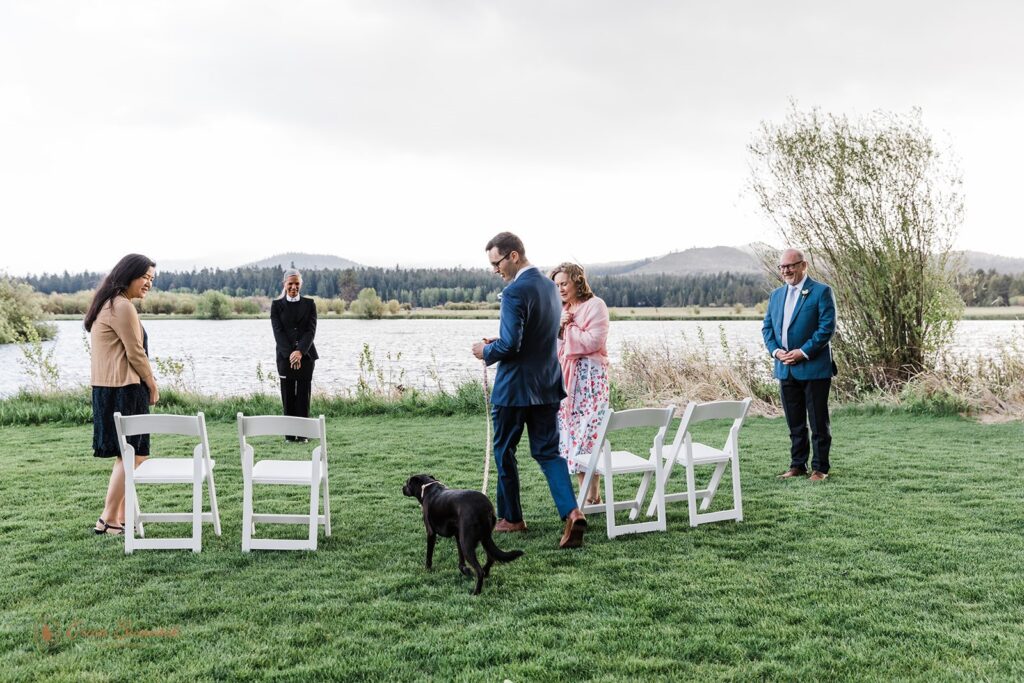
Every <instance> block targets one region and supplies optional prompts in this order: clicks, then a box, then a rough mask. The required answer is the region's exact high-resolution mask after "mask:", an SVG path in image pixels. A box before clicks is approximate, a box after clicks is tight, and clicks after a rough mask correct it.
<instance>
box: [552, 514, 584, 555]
mask: <svg viewBox="0 0 1024 683" xmlns="http://www.w3.org/2000/svg"><path fill="white" fill-rule="evenodd" d="M586 532H587V518H586V517H584V516H583V513H582V512H580V511H579V508H576V509H575V510H573V511H572V512H570V513H569V516H568V517H566V518H565V531H564V532H562V538H561V540H559V541H558V547H559V548H579V547H580V546H581V545H583V534H585V533H586Z"/></svg>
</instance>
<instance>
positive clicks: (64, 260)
mask: <svg viewBox="0 0 1024 683" xmlns="http://www.w3.org/2000/svg"><path fill="white" fill-rule="evenodd" d="M1022 28H1024V5H1022V4H1020V3H1016V2H991V1H988V2H987V1H984V0H982V1H978V2H971V3H965V2H959V1H957V2H951V1H947V0H938V1H937V0H927V1H924V0H920V1H919V0H912V1H905V2H903V1H894V0H884V1H876V0H864V1H862V2H858V3H825V2H820V0H813V1H807V2H797V1H793V0H778V1H773V2H765V1H764V0H744V1H735V2H721V3H712V2H697V1H683V0H676V1H667V0H629V1H627V0H619V1H615V2H613V1H609V0H571V1H570V0H566V1H560V0H506V1H502V2H499V1H492V2H484V1H475V2H474V1H460V0H433V1H428V0H367V1H362V2H361V1H323V2H317V1H303V0H280V1H275V2H270V1H266V0H263V1H260V0H246V1H234V2H232V1H227V0H174V1H171V0H163V1H161V2H155V1H151V0H91V1H90V0H69V1H67V2H58V1H54V0H0V233H2V237H0V272H6V273H8V274H10V275H21V274H26V273H36V274H38V273H41V272H44V271H46V272H59V271H62V270H69V271H71V272H78V271H81V270H87V269H88V270H98V271H106V270H108V269H109V268H110V267H111V266H112V265H113V264H114V263H115V262H116V261H117V259H119V258H120V257H121V256H122V255H123V254H125V253H128V252H141V253H144V254H146V255H147V256H149V257H150V258H152V259H153V260H155V261H156V262H157V266H158V270H159V269H161V268H165V269H174V268H180V267H186V266H202V265H216V266H222V267H233V266H236V265H240V264H243V263H246V262H250V261H254V260H258V259H261V258H264V257H267V256H270V255H273V254H278V253H282V252H288V251H300V252H308V253H317V254H335V255H338V256H342V257H345V258H348V259H351V260H354V261H356V262H359V263H362V264H365V265H371V266H387V267H390V266H394V265H401V266H403V267H415V266H463V267H484V266H486V259H485V254H484V250H483V246H484V244H485V243H486V242H487V240H488V239H490V238H491V237H492V236H493V235H494V234H496V233H497V232H499V231H502V230H511V231H513V232H515V233H517V234H519V235H520V237H522V238H523V241H524V242H525V244H526V248H527V252H528V256H529V258H530V259H531V260H532V261H534V262H537V263H557V262H561V261H565V260H573V261H577V262H581V263H603V262H611V261H626V260H633V259H640V258H645V257H650V256H659V255H662V254H665V253H668V252H670V251H678V250H683V249H687V248H690V247H708V246H716V245H731V246H736V245H741V244H747V243H749V242H753V241H768V242H773V243H777V242H778V238H777V233H775V232H774V228H773V226H772V225H771V224H770V222H769V221H768V220H767V219H766V218H765V217H763V216H762V215H761V214H760V213H759V212H758V211H757V209H756V206H755V205H754V203H753V200H752V197H751V196H750V194H749V192H748V191H747V189H746V188H747V184H748V181H749V177H750V163H751V157H750V152H749V150H748V145H749V144H750V143H751V142H752V141H753V139H754V137H755V136H756V134H757V131H758V129H759V126H760V125H761V123H762V122H781V121H782V119H783V118H784V117H785V116H786V113H787V111H788V110H789V109H790V106H791V103H794V102H795V103H796V106H797V107H799V108H800V109H809V108H811V107H818V108H820V109H821V110H822V111H825V112H831V113H837V114H845V115H848V116H850V117H858V116H863V115H866V114H869V113H870V112H872V111H876V110H886V111H893V112H897V113H902V114H906V113H909V112H910V111H911V110H912V108H914V107H919V108H920V109H921V111H922V118H923V122H924V124H925V126H926V127H927V128H928V130H929V131H930V132H931V133H932V134H933V135H934V137H935V138H936V140H937V141H939V142H940V144H941V145H945V146H948V147H949V149H950V150H951V152H952V153H953V154H952V157H951V158H955V159H956V160H957V162H958V166H959V169H960V172H961V173H962V174H963V178H964V195H965V200H966V212H965V218H964V223H963V225H962V227H961V230H960V233H959V237H958V241H957V245H956V246H958V247H959V248H965V249H975V250H978V251H987V252H991V253H997V254H1001V255H1004V256H1014V257H1024V229H1022V226H1021V223H1022V221H1021V218H1020V214H1021V212H1020V209H1019V206H1018V205H1017V203H1016V201H1015V200H1016V198H1017V197H1018V196H1020V194H1021V191H1020V184H1021V182H1022V174H1021V172H1020V170H1019V169H1020V163H1019V162H1020V160H1021V159H1024V135H1021V134H1020V133H1019V131H1018V127H1019V125H1020V122H1021V121H1024V87H1022V86H1021V83H1022V82H1024V42H1022V41H1021V40H1020V37H1019V36H1020V33H1021V29H1022Z"/></svg>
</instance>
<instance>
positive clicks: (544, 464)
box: [491, 403, 576, 522]
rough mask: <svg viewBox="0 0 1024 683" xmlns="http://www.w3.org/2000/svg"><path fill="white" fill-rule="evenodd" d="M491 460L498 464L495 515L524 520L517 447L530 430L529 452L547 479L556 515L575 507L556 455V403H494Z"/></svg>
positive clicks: (566, 470)
mask: <svg viewBox="0 0 1024 683" xmlns="http://www.w3.org/2000/svg"><path fill="white" fill-rule="evenodd" d="M491 417H492V421H493V422H494V462H495V464H496V465H497V468H498V501H497V506H496V507H497V509H498V510H497V511H498V517H501V518H503V519H505V520H506V521H509V522H521V521H523V508H522V505H521V503H520V501H519V465H518V463H517V462H516V448H517V447H518V446H519V440H520V439H521V438H522V436H523V428H524V427H525V428H526V429H527V431H528V432H529V437H530V454H531V455H533V459H534V460H536V461H537V464H538V465H540V469H541V471H542V472H543V473H544V478H545V479H547V481H548V488H549V489H550V490H551V497H552V498H553V499H554V501H555V507H556V508H558V515H559V516H560V517H561V518H562V519H565V518H566V517H567V516H568V515H569V513H570V512H572V510H573V508H575V507H576V495H575V494H574V493H573V489H572V482H571V481H570V480H569V468H568V467H567V466H566V464H565V460H563V459H562V458H560V457H559V455H558V404H557V403H552V404H549V405H537V406H493V407H492V408H491Z"/></svg>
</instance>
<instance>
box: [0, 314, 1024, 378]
mask: <svg viewBox="0 0 1024 683" xmlns="http://www.w3.org/2000/svg"><path fill="white" fill-rule="evenodd" d="M55 324H56V326H57V329H58V333H57V337H56V339H55V340H53V341H50V342H46V343H45V344H44V345H43V346H44V348H45V349H47V350H49V349H54V353H53V360H54V361H55V362H56V364H57V366H58V368H59V369H60V376H61V383H62V385H64V386H70V385H78V384H82V385H86V384H88V383H89V355H88V351H87V340H86V338H85V336H84V330H83V329H82V324H81V322H80V321H59V322H57V323H55ZM144 324H145V326H146V330H147V331H148V332H149V339H150V356H151V357H157V358H165V359H166V358H173V359H177V360H179V361H184V362H185V368H186V369H185V372H184V373H183V377H184V379H185V380H186V381H187V382H188V383H189V385H190V387H192V388H195V389H198V390H199V391H202V392H203V393H208V394H218V395H237V394H246V393H249V392H252V391H258V390H260V389H261V388H262V389H263V390H268V391H276V386H277V384H276V379H271V380H270V381H269V382H268V381H266V380H264V381H263V382H262V383H261V381H260V380H259V378H258V373H257V367H258V366H261V367H262V370H263V371H264V372H267V373H269V374H270V375H271V377H273V374H274V370H275V366H274V338H273V334H272V333H271V330H270V321H269V320H224V321H213V320H147V321H145V322H144ZM719 326H721V329H722V330H724V332H725V335H726V338H727V340H728V342H729V345H730V346H731V347H732V348H736V349H738V348H743V349H746V350H747V351H749V352H751V353H762V352H763V342H762V341H761V323H760V321H755V320H733V321H723V322H717V321H707V322H703V321H691V320H685V321H680V320H675V321H613V322H612V325H611V329H610V332H609V335H608V337H609V338H608V349H609V353H610V355H611V359H612V362H613V363H614V362H615V361H617V360H618V359H619V357H620V356H621V353H622V346H623V343H624V342H636V343H641V344H646V343H651V344H661V343H666V344H670V345H672V346H681V345H683V344H688V345H693V344H696V343H697V339H698V334H699V332H700V331H702V332H703V334H704V336H705V339H706V340H707V344H708V348H709V349H710V350H711V352H712V353H713V354H714V353H717V352H718V351H719V343H718V339H719ZM497 330H498V321H497V320H373V321H371V320H348V319H344V320H337V319H336V320H332V319H322V320H320V322H319V325H318V327H317V335H316V346H317V351H318V352H319V354H320V360H319V361H318V362H317V366H316V374H315V376H314V390H322V391H327V392H329V393H342V392H344V391H346V390H352V389H354V388H355V386H356V385H357V383H358V381H359V378H360V368H359V359H360V356H361V354H362V351H363V345H364V344H369V345H370V348H371V350H372V355H373V358H374V362H375V363H376V367H377V368H378V369H379V370H382V371H383V374H384V381H385V382H395V383H397V382H401V383H402V384H404V385H405V386H407V387H416V388H419V389H423V390H427V391H432V390H436V389H437V388H438V386H442V387H445V388H451V387H454V386H456V385H458V384H460V383H462V382H464V381H466V380H468V379H479V378H480V377H481V376H482V368H481V363H480V361H478V360H476V359H475V358H473V355H472V353H470V347H471V346H472V344H473V343H474V342H475V341H476V340H477V339H479V338H481V337H484V336H495V335H496V334H497ZM1012 337H1016V338H1017V339H1021V338H1022V337H1024V323H1022V322H1018V321H1001V320H999V321H997V320H969V321H964V322H962V323H960V326H959V328H958V332H957V336H956V340H955V343H954V352H960V353H970V354H972V355H973V354H977V353H986V352H991V351H992V350H993V349H994V348H996V347H997V345H998V344H999V342H1000V340H1005V339H1009V338H1012ZM389 355H390V359H389ZM22 358H23V354H22V351H21V348H20V347H19V346H17V345H14V344H8V345H4V346H0V396H7V395H11V394H13V393H15V392H17V390H18V389H19V388H20V387H23V386H26V385H28V384H29V383H30V378H29V376H28V374H27V373H26V371H25V369H24V367H23V364H22ZM493 371H494V370H493V367H492V369H491V373H492V375H491V376H492V378H493ZM363 376H364V377H365V378H367V379H369V380H370V382H371V385H373V384H374V383H375V382H376V379H375V376H373V375H369V374H367V373H364V375H363ZM158 377H160V374H159V373H158ZM163 382H164V384H163V386H167V382H168V380H167V379H164V380H163Z"/></svg>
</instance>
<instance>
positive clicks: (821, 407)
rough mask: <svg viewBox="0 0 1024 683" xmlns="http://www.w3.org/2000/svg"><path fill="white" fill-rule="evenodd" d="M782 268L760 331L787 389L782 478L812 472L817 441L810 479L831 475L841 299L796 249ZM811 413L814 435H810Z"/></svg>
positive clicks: (784, 257)
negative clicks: (810, 273) (831, 399)
mask: <svg viewBox="0 0 1024 683" xmlns="http://www.w3.org/2000/svg"><path fill="white" fill-rule="evenodd" d="M779 272H780V273H781V274H782V279H783V280H785V281H786V284H784V285H783V286H782V287H779V288H778V289H776V290H775V291H773V292H772V293H771V297H770V298H769V299H768V312H767V313H765V316H764V325H763V326H762V327H761V334H762V336H764V343H765V346H767V347H768V353H770V354H771V356H772V358H774V359H775V377H776V379H778V380H779V386H780V390H781V392H782V409H783V411H784V412H785V414H786V423H787V424H788V425H789V438H790V442H791V448H790V453H791V456H792V459H791V461H790V465H789V470H787V471H786V472H783V473H782V474H781V475H780V476H781V477H782V478H783V479H788V478H790V477H799V476H804V475H806V474H807V456H808V452H809V451H810V450H811V449H810V445H811V443H813V447H814V458H813V459H812V460H811V470H812V471H811V477H810V479H811V481H822V480H824V479H825V478H826V477H828V471H829V460H828V454H829V449H830V448H831V446H832V432H831V429H830V427H829V418H828V392H829V388H830V387H831V385H832V376H833V375H835V364H834V363H833V362H832V345H831V344H830V343H829V342H830V340H831V339H832V334H833V332H835V329H836V305H835V300H834V299H833V297H832V289H831V288H830V287H829V286H828V285H825V284H822V283H820V282H815V281H814V280H812V279H811V278H809V277H807V261H805V260H804V255H803V253H801V252H800V251H798V250H796V249H787V250H786V251H784V252H782V257H781V258H780V260H779ZM808 417H810V423H811V430H812V432H813V435H814V436H813V439H812V441H811V442H808V439H807V421H808Z"/></svg>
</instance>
